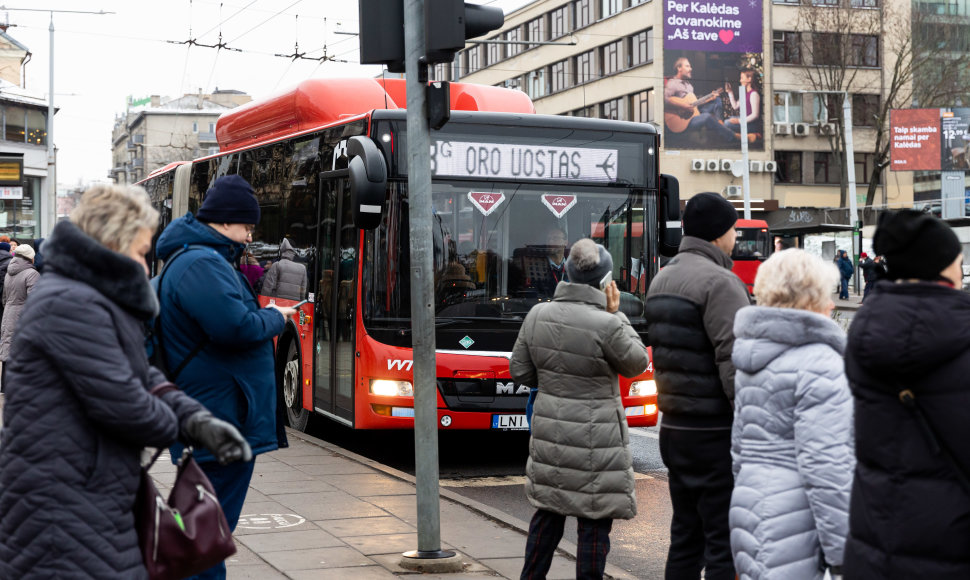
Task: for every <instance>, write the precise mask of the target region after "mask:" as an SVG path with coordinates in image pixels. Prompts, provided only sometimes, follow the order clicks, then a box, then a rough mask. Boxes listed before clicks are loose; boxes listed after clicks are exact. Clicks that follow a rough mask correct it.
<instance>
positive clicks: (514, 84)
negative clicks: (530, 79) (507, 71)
mask: <svg viewBox="0 0 970 580" xmlns="http://www.w3.org/2000/svg"><path fill="white" fill-rule="evenodd" d="M502 86H504V87H505V88H507V89H513V90H516V91H521V90H522V77H514V78H511V79H507V80H506V81H505V82H504V83H503V84H502Z"/></svg>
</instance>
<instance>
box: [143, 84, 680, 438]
mask: <svg viewBox="0 0 970 580" xmlns="http://www.w3.org/2000/svg"><path fill="white" fill-rule="evenodd" d="M404 90H405V88H404V81H403V80H386V81H382V80H380V79H346V80H310V81H306V82H304V83H302V84H301V85H300V86H299V87H298V88H297V89H295V90H294V91H292V92H290V93H287V94H285V95H282V96H279V97H276V98H273V99H269V100H267V101H262V102H254V103H249V104H247V105H244V106H242V107H239V108H238V109H234V110H233V111H231V112H229V113H226V114H225V115H223V116H222V117H221V118H220V119H219V122H218V124H217V127H216V135H217V138H218V140H219V145H220V150H221V152H220V153H219V154H217V155H213V156H209V157H204V158H201V159H198V160H195V161H192V162H184V163H177V164H173V165H171V166H168V167H165V168H163V169H160V170H158V171H156V172H155V173H153V174H152V175H150V176H149V177H148V178H147V179H146V180H145V181H144V182H143V183H142V185H144V187H145V188H146V189H147V190H148V191H149V194H150V195H151V196H152V200H153V203H154V205H155V207H156V208H158V209H159V211H160V212H161V213H162V225H163V226H164V225H166V224H167V223H169V222H170V221H171V220H172V219H173V218H174V217H178V216H180V215H182V214H184V213H185V212H186V211H191V212H195V211H197V210H198V208H199V206H200V204H201V201H202V198H203V196H204V194H205V192H206V190H207V189H208V187H209V184H210V183H212V181H213V180H214V179H215V178H217V177H219V176H222V175H227V174H238V175H241V176H242V177H244V178H246V179H247V180H248V181H249V182H250V183H251V184H252V185H253V187H254V189H255V191H256V196H257V198H258V200H259V203H260V207H261V210H262V221H261V223H260V224H259V225H258V226H257V228H256V231H255V233H254V235H253V242H252V244H250V246H249V251H250V252H251V253H252V254H253V255H254V256H255V257H256V258H257V260H258V261H259V262H261V263H262V264H264V265H265V266H267V267H268V266H269V264H268V263H267V262H270V261H272V260H275V259H277V258H278V254H279V246H280V243H281V241H282V240H283V239H284V238H285V239H288V240H289V242H290V244H291V245H292V246H293V247H294V248H295V249H296V253H297V257H296V261H298V262H302V263H303V264H305V265H306V267H307V272H308V276H309V280H310V284H309V286H310V288H309V292H308V294H309V295H308V296H307V298H309V299H310V303H308V304H305V305H303V306H302V307H301V308H300V315H299V318H298V320H296V321H292V322H290V323H289V324H288V327H287V329H286V331H285V332H284V333H283V334H282V335H281V336H280V337H279V339H278V340H277V343H276V354H277V357H276V359H277V373H278V384H279V388H280V391H281V393H280V394H281V398H282V400H283V401H284V402H285V404H286V407H287V416H288V419H289V422H290V424H291V425H292V426H293V427H295V428H298V429H304V428H305V427H306V424H307V421H308V419H309V416H310V415H311V414H313V413H316V414H319V415H322V416H325V417H328V418H330V419H333V420H335V421H338V422H340V423H343V424H345V425H348V426H350V427H353V428H355V429H394V428H413V425H414V405H413V386H412V383H411V381H412V373H411V365H412V360H413V359H412V354H411V352H412V351H411V320H410V304H411V300H410V276H411V267H410V254H409V232H410V228H409V225H408V199H409V198H408V183H407V159H406V152H407V138H408V134H407V126H406V122H405V116H406V115H405V111H404V110H403V108H400V107H403V105H404V103H405V102H406V101H405V98H404ZM451 99H452V102H451V106H452V111H453V112H452V116H451V121H450V122H448V124H447V125H445V127H444V128H443V129H441V130H438V131H433V132H432V135H431V143H432V154H431V160H432V199H433V201H432V203H433V208H432V209H433V215H434V231H433V243H434V268H435V270H434V272H432V273H431V275H432V276H433V277H434V282H435V301H436V305H435V310H436V319H435V321H436V329H437V330H436V344H437V348H438V351H437V356H436V360H437V377H438V380H437V391H438V397H437V399H438V405H437V406H438V422H439V426H440V428H441V429H503V430H504V429H523V428H525V427H526V425H525V415H524V410H525V406H526V400H527V398H528V388H526V387H524V386H522V385H517V384H515V383H514V382H513V381H512V380H511V378H510V376H509V357H510V356H511V351H512V345H513V343H514V342H515V339H516V336H517V335H518V331H519V328H520V326H521V324H522V320H523V317H524V316H525V314H526V313H527V312H528V311H529V309H530V308H531V307H532V306H534V305H535V304H538V303H539V302H542V301H546V300H550V299H551V297H552V296H551V290H550V288H553V287H554V284H551V285H550V284H547V282H549V281H548V280H546V279H545V278H547V277H548V271H549V268H548V267H547V266H546V264H547V262H548V260H549V258H548V255H549V254H550V253H551V252H552V251H553V250H554V249H555V248H552V247H550V246H548V245H546V244H547V240H546V235H547V231H548V230H550V229H552V228H559V229H560V230H562V231H563V232H564V233H566V236H567V239H568V243H572V242H574V241H576V240H578V239H580V238H583V237H592V238H593V239H594V240H596V241H597V242H599V243H602V244H603V245H604V246H606V247H607V249H608V250H609V251H610V253H611V255H612V257H613V263H614V273H613V274H614V279H615V280H616V281H617V283H618V285H619V286H620V288H621V290H622V296H621V308H622V309H623V311H624V312H625V313H626V314H627V316H628V317H629V318H630V321H631V323H632V324H633V326H634V328H635V329H636V330H637V331H638V332H640V333H641V334H642V335H644V336H645V332H646V320H645V319H644V318H643V300H644V299H645V289H646V287H647V286H648V285H649V281H650V279H651V278H652V277H653V275H655V274H656V271H657V264H658V258H659V255H660V252H661V251H663V252H664V254H665V255H666V254H668V253H670V252H671V251H672V250H675V249H676V246H677V242H678V240H679V235H680V234H679V229H677V224H676V218H674V220H670V219H668V218H667V217H664V216H667V215H669V214H676V213H677V211H678V204H677V201H676V200H677V187H676V180H675V179H673V178H670V177H668V176H660V175H659V172H658V169H659V164H658V155H657V153H658V147H659V142H658V139H659V137H658V135H657V133H656V131H655V130H654V129H653V128H652V127H650V126H649V125H646V124H638V123H626V122H619V121H610V120H598V119H584V118H575V117H557V116H545V115H536V114H535V113H534V108H533V106H532V103H531V101H530V100H529V99H528V97H527V96H525V95H524V94H523V93H521V92H518V91H511V90H506V89H501V88H496V87H486V86H477V85H462V84H457V83H456V84H452V85H451ZM661 183H663V184H664V187H661ZM260 301H261V302H262V303H263V304H266V303H269V302H273V301H275V302H276V303H278V304H281V305H286V304H293V303H294V301H292V300H284V299H281V298H276V297H272V296H260ZM644 342H646V341H644ZM619 388H620V394H621V396H622V400H623V405H624V407H625V410H626V418H627V421H628V423H629V424H630V425H631V426H649V425H654V424H656V421H657V405H656V403H657V397H656V385H655V383H654V381H653V374H652V368H651V369H648V370H647V372H645V373H644V374H642V375H641V376H639V377H636V378H634V379H633V380H628V379H624V378H620V381H619Z"/></svg>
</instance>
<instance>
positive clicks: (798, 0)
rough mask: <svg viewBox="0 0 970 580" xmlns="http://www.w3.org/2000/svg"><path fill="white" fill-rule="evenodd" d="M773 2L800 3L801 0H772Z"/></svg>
mask: <svg viewBox="0 0 970 580" xmlns="http://www.w3.org/2000/svg"><path fill="white" fill-rule="evenodd" d="M772 3H773V4H794V5H796V6H797V5H798V4H801V0H772Z"/></svg>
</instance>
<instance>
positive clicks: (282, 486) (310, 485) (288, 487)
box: [249, 478, 338, 495]
mask: <svg viewBox="0 0 970 580" xmlns="http://www.w3.org/2000/svg"><path fill="white" fill-rule="evenodd" d="M249 485H250V489H256V490H258V491H260V492H262V493H264V494H267V495H278V494H281V493H301V492H315V491H338V489H337V488H336V487H334V486H332V485H330V484H329V483H326V482H324V481H321V480H320V479H309V480H300V481H263V480H260V479H256V478H253V481H252V483H250V484H249Z"/></svg>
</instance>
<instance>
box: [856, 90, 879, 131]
mask: <svg viewBox="0 0 970 580" xmlns="http://www.w3.org/2000/svg"><path fill="white" fill-rule="evenodd" d="M878 118H879V95H852V126H853V127H874V126H875V125H876V120H877V119H878Z"/></svg>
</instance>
